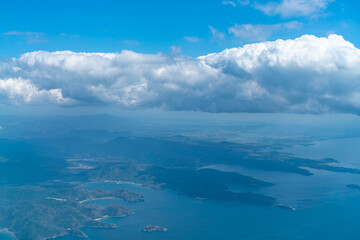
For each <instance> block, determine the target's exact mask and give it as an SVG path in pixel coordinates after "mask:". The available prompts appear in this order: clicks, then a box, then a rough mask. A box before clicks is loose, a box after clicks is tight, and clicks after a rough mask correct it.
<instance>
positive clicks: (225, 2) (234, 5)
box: [222, 0, 236, 7]
mask: <svg viewBox="0 0 360 240" xmlns="http://www.w3.org/2000/svg"><path fill="white" fill-rule="evenodd" d="M222 4H223V5H230V6H233V7H236V3H234V2H232V1H226V0H224V1H222Z"/></svg>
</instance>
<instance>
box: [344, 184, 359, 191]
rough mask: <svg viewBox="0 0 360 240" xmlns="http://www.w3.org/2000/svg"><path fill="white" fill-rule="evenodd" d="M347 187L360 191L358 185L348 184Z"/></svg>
mask: <svg viewBox="0 0 360 240" xmlns="http://www.w3.org/2000/svg"><path fill="white" fill-rule="evenodd" d="M346 187H348V188H353V189H358V190H360V186H359V185H356V184H348V185H346Z"/></svg>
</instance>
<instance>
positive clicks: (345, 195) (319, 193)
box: [62, 139, 360, 240]
mask: <svg viewBox="0 0 360 240" xmlns="http://www.w3.org/2000/svg"><path fill="white" fill-rule="evenodd" d="M334 141H335V142H334ZM336 141H337V142H336ZM357 143H358V142H357V141H355V140H354V141H351V140H348V139H338V140H330V142H328V141H324V142H318V143H316V144H315V145H314V146H310V147H297V148H293V149H291V151H292V152H293V153H294V154H296V155H298V156H304V157H311V156H313V157H314V158H322V157H334V158H337V159H338V160H340V161H341V162H342V163H344V164H345V165H352V166H358V167H359V165H360V164H359V163H357V161H356V159H357V158H356V157H355V156H360V155H359V152H360V149H358V148H357ZM324 144H325V145H324ZM350 144H353V145H352V147H351V146H349V145H350ZM317 146H318V147H317ZM331 146H332V147H331ZM336 147H337V148H338V150H337V149H336ZM341 149H342V150H341ZM344 149H348V150H344ZM339 151H343V154H341V152H339ZM339 157H341V159H339ZM210 167H213V168H217V169H220V170H223V171H237V172H240V173H243V174H248V175H251V176H254V177H257V178H259V179H263V180H266V181H270V182H273V183H275V184H276V185H275V186H273V187H269V188H264V189H262V190H259V192H261V193H264V194H267V195H270V196H273V197H276V198H277V199H278V200H279V201H280V202H281V203H283V204H286V205H290V206H292V207H295V208H296V209H297V210H296V211H287V210H283V209H279V208H276V207H261V206H255V205H242V204H226V203H222V202H214V201H206V200H204V201H201V200H194V199H191V198H187V197H184V196H179V195H177V194H176V193H174V192H172V191H164V190H154V189H148V188H143V187H140V186H136V185H130V184H119V185H117V184H115V183H92V184H87V185H86V186H85V187H87V188H96V187H102V188H104V189H107V190H111V189H115V188H118V187H120V188H126V189H128V190H131V191H134V192H140V193H143V194H144V195H145V199H146V201H145V202H142V203H126V202H124V201H121V200H115V199H106V200H95V201H92V202H87V203H86V204H90V203H96V204H100V205H103V206H106V205H109V204H111V203H119V204H122V205H123V206H125V207H127V208H130V209H132V210H134V211H136V213H135V214H134V215H131V216H127V217H124V218H111V219H106V220H105V221H109V222H113V223H116V224H117V225H118V226H119V228H117V229H91V228H84V229H83V230H84V232H85V233H86V234H87V235H88V236H89V237H90V239H96V240H97V239H105V240H106V239H124V240H125V239H126V240H132V239H144V240H155V239H157V240H165V239H174V240H180V239H181V240H187V239H189V240H190V239H197V240H203V239H204V240H205V239H206V240H212V239H214V240H215V239H242V240H265V239H266V240H282V239H284V240H293V239H295V240H296V239H299V240H300V239H304V240H305V239H307V240H308V239H310V240H311V239H327V240H331V239H334V240H338V239H360V228H359V220H360V191H357V190H354V189H348V188H346V185H347V184H351V183H355V184H360V175H354V174H346V173H333V172H327V171H321V170H312V169H311V171H312V172H313V173H314V175H313V176H301V175H296V174H287V173H280V172H263V171H259V170H249V169H244V168H241V167H238V166H226V165H214V166H210ZM230 187H231V188H232V190H234V191H242V190H244V189H240V188H238V187H235V186H230ZM148 224H156V225H160V226H164V227H166V228H168V229H169V230H168V232H155V233H144V232H141V231H140V229H141V228H142V227H144V226H145V225H148ZM62 239H71V238H70V237H66V238H62Z"/></svg>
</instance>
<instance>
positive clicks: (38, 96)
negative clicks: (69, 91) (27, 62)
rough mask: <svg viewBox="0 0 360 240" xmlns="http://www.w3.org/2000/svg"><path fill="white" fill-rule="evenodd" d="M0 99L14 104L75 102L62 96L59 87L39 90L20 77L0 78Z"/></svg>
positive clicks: (62, 103) (64, 103) (61, 103)
mask: <svg viewBox="0 0 360 240" xmlns="http://www.w3.org/2000/svg"><path fill="white" fill-rule="evenodd" d="M0 100H3V101H4V102H5V103H10V104H14V105H22V104H44V103H46V104H49V103H50V104H51V103H53V104H58V105H66V104H73V103H75V101H72V100H71V99H69V98H64V97H63V96H62V90H61V89H49V90H43V89H42V90H40V89H38V88H37V87H36V86H35V85H34V84H32V83H31V81H30V80H26V79H22V78H21V77H19V78H7V79H0Z"/></svg>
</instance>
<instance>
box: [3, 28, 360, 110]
mask: <svg viewBox="0 0 360 240" xmlns="http://www.w3.org/2000/svg"><path fill="white" fill-rule="evenodd" d="M0 103H3V104H16V105H25V104H46V105H48V104H56V105H76V106H79V105H90V106H94V105H100V106H101V105H113V106H116V107H118V108H123V109H139V108H163V109H171V110H196V111H208V112H301V113H320V112H332V111H333V112H353V113H359V112H360V50H359V49H357V48H356V47H355V46H354V45H353V44H351V43H350V42H348V41H346V40H344V39H343V38H342V37H341V36H339V35H330V36H328V37H324V38H318V37H315V36H311V35H304V36H302V37H300V38H297V39H293V40H291V39H290V40H277V41H273V42H261V43H255V44H248V45H245V46H243V47H239V48H232V49H226V50H224V51H223V52H220V53H213V54H209V55H206V56H201V57H198V58H191V57H186V56H179V55H174V54H162V53H159V54H141V53H135V52H132V51H123V52H121V53H75V52H70V51H61V52H44V51H38V52H30V53H25V54H23V55H22V56H21V57H20V58H17V59H8V60H2V61H1V62H0Z"/></svg>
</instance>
